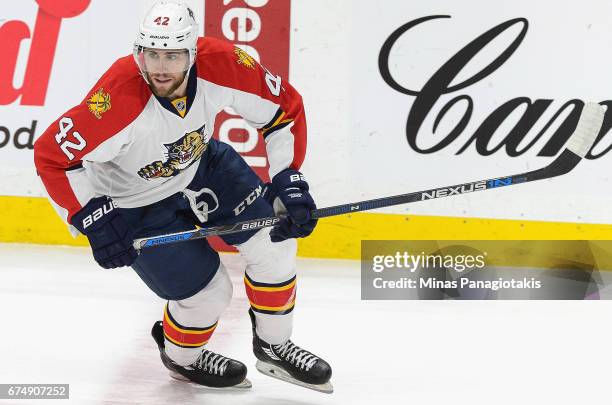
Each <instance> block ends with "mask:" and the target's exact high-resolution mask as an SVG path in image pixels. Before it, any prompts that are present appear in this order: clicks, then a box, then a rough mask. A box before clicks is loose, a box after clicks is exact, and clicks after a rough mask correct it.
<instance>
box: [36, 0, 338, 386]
mask: <svg viewBox="0 0 612 405" xmlns="http://www.w3.org/2000/svg"><path fill="white" fill-rule="evenodd" d="M197 36H198V26H197V23H196V21H195V19H194V15H193V12H192V11H191V9H190V8H189V7H188V6H187V5H186V4H184V3H181V2H178V1H158V2H156V3H155V4H154V5H153V7H152V8H151V9H150V11H149V12H148V14H147V15H146V17H145V19H144V21H143V23H142V24H141V25H140V30H139V32H138V36H137V38H136V42H135V45H134V52H133V56H132V55H131V56H126V57H123V58H120V59H118V60H117V61H116V62H115V63H114V64H113V65H112V66H111V67H110V69H109V70H108V71H107V72H106V73H105V74H104V75H103V76H102V78H101V79H100V80H99V81H98V82H97V83H96V85H95V86H94V87H93V88H92V89H91V91H90V92H89V93H88V94H87V96H86V97H85V99H84V100H83V101H82V102H81V103H80V104H79V105H77V106H75V107H74V108H72V109H70V110H69V111H68V112H66V113H65V114H63V115H62V116H61V117H60V118H59V119H58V120H57V121H55V122H54V123H53V124H52V125H51V126H50V127H49V128H48V129H47V130H46V131H45V133H44V134H43V135H42V136H41V137H40V139H38V141H37V142H36V144H35V148H34V158H35V163H36V168H37V170H38V173H39V175H40V178H41V180H42V182H43V184H44V186H45V188H46V190H47V192H48V195H49V197H50V201H51V203H52V204H53V205H54V207H55V208H56V209H57V210H58V212H59V213H60V214H61V216H62V217H63V218H64V219H65V220H66V221H67V222H68V223H69V224H70V226H71V230H72V231H73V232H75V233H76V231H78V232H80V233H82V234H84V235H85V236H87V238H88V239H89V243H90V245H91V249H92V251H93V256H94V258H95V260H96V261H97V262H98V264H99V265H100V266H102V267H104V268H107V269H108V268H115V267H121V266H132V268H133V269H134V271H136V273H137V274H138V275H139V276H140V278H141V279H142V280H143V281H144V283H145V284H146V285H147V286H148V287H149V288H150V289H151V290H153V291H154V292H155V293H156V294H157V295H158V296H159V297H161V298H163V299H165V300H167V304H166V305H165V308H164V311H163V320H162V321H160V322H156V323H155V324H154V326H153V330H152V335H153V337H154V339H155V341H156V342H157V345H158V347H159V350H160V354H161V358H162V361H163V364H164V365H165V366H166V367H167V368H168V369H169V370H170V372H171V375H172V376H174V377H177V378H181V379H185V380H188V381H192V382H195V383H198V384H202V385H206V386H210V387H232V386H234V387H249V386H250V382H249V381H248V380H247V379H246V373H247V369H246V367H245V365H244V364H243V363H241V362H239V361H237V360H233V359H230V358H228V357H225V356H223V355H221V354H217V353H213V352H211V351H209V350H207V349H206V348H205V347H204V346H205V344H206V343H207V342H208V341H209V339H210V338H211V336H212V335H213V333H214V330H215V328H216V326H217V322H218V320H219V317H220V315H221V313H222V312H223V311H224V310H225V308H226V307H227V306H228V304H229V302H230V299H231V296H232V283H231V281H230V279H229V276H228V273H227V271H226V269H225V268H224V267H223V264H222V263H221V262H220V260H219V255H218V254H217V253H216V252H215V251H214V250H213V249H212V248H211V247H210V246H209V245H208V243H207V242H206V240H205V239H199V240H192V241H187V242H183V243H180V244H170V245H164V246H158V247H156V248H152V249H147V250H144V251H141V252H140V253H139V252H137V251H136V250H134V247H133V239H134V238H140V237H147V236H153V235H156V234H163V233H171V232H180V231H185V230H189V229H193V228H194V226H195V225H206V226H215V225H223V224H228V223H233V222H238V221H245V220H249V219H255V218H259V217H265V216H270V215H274V211H273V208H272V206H271V204H270V203H269V202H268V201H267V200H266V198H264V196H263V194H265V193H269V192H272V193H273V194H274V195H275V196H276V200H275V202H274V206H275V207H276V206H278V207H280V209H281V210H284V211H285V213H286V218H285V219H283V220H282V221H281V222H280V224H279V225H277V226H276V227H275V228H273V229H272V230H271V231H270V230H269V229H268V230H259V231H250V232H242V233H239V234H232V235H226V236H224V237H223V239H224V240H225V242H227V243H229V244H231V245H234V246H236V247H237V249H238V251H239V252H240V254H241V255H242V257H243V258H244V259H245V261H246V263H247V267H246V272H245V277H244V284H245V288H246V292H247V295H248V297H249V301H250V304H251V308H250V309H249V314H250V318H251V320H252V324H253V351H254V353H255V355H256V357H257V359H258V361H257V366H256V367H257V369H258V370H260V371H261V372H263V373H265V374H268V375H271V376H274V377H276V378H280V379H283V380H287V381H290V382H293V383H296V384H299V385H304V386H307V387H309V388H313V389H316V390H320V391H324V392H331V390H332V387H331V384H330V383H329V379H330V377H331V368H330V366H329V364H327V363H326V362H325V361H324V360H322V359H321V358H320V357H318V356H316V355H314V354H312V353H311V352H309V351H307V350H305V349H303V348H301V347H299V346H297V345H295V344H294V343H293V342H292V341H291V340H290V339H289V338H290V336H291V331H292V323H293V312H292V311H293V308H294V305H295V298H296V275H295V255H296V241H295V239H294V238H298V237H305V236H308V235H309V234H310V233H311V232H312V231H313V229H314V227H315V225H316V220H315V219H312V218H311V217H310V210H312V209H314V208H315V203H314V201H313V199H312V197H311V196H310V194H309V192H308V183H307V182H306V180H305V179H304V176H303V175H302V174H301V173H300V172H299V171H298V170H299V168H300V165H301V163H302V161H303V159H304V155H305V150H306V121H305V117H304V110H303V105H302V100H301V97H300V95H299V94H298V93H297V92H296V91H295V89H294V88H293V87H292V86H291V85H290V84H289V83H287V82H285V81H283V80H282V79H281V78H280V77H279V76H276V75H275V74H273V73H271V72H269V71H268V70H266V69H265V68H264V67H263V66H261V65H260V64H259V63H257V62H256V61H255V60H254V59H253V58H252V57H250V56H249V55H248V54H246V53H245V52H243V51H242V50H240V49H239V48H235V47H234V46H233V45H231V44H229V43H226V42H223V41H221V40H217V39H213V38H208V37H206V38H198V37H197ZM226 107H231V108H232V109H233V110H234V111H235V112H236V113H238V114H240V115H241V116H242V117H244V119H245V120H246V121H247V122H248V123H249V124H250V125H252V126H254V127H256V128H258V129H259V132H260V133H261V134H262V136H263V138H264V139H265V142H266V150H267V155H268V160H269V162H270V178H271V179H272V184H271V188H270V190H268V189H267V188H265V186H264V185H263V184H262V182H261V180H260V179H259V178H258V177H257V176H256V174H255V173H254V172H253V171H252V169H251V168H250V167H249V166H248V165H247V164H246V163H245V161H244V160H243V159H242V158H241V157H240V155H238V153H236V152H235V151H234V150H233V149H232V148H231V147H230V146H228V145H227V144H225V143H223V142H219V141H217V140H214V139H212V138H211V135H212V132H213V129H214V127H215V116H216V115H217V113H219V112H220V111H221V110H223V109H224V108H226ZM75 229H76V231H75Z"/></svg>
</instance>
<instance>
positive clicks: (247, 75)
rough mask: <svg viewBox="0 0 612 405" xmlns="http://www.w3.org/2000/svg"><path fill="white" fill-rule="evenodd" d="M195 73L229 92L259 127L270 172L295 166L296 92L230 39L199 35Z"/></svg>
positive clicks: (301, 119) (298, 135)
mask: <svg viewBox="0 0 612 405" xmlns="http://www.w3.org/2000/svg"><path fill="white" fill-rule="evenodd" d="M197 70H198V77H200V78H202V79H204V80H206V81H208V82H211V83H214V84H216V85H218V86H222V87H223V88H224V89H227V91H228V92H230V93H231V96H229V97H228V100H229V101H228V102H229V104H230V106H231V107H232V108H233V109H234V110H235V111H236V112H237V113H238V114H239V115H241V116H242V117H243V118H244V119H245V120H246V121H247V122H248V123H249V124H251V125H252V126H254V127H255V128H257V129H258V130H259V132H260V133H261V134H262V136H263V137H264V139H265V141H266V150H267V154H268V160H269V162H270V177H271V178H272V177H274V175H275V174H277V173H278V172H280V171H281V170H283V169H285V168H288V167H291V168H293V169H296V170H298V169H299V168H300V166H301V165H302V162H303V161H304V156H305V154H306V116H305V114H304V105H303V102H302V97H301V96H300V94H299V93H298V92H297V91H296V90H295V89H294V88H293V86H291V85H290V84H289V83H288V82H287V81H285V80H283V79H282V78H281V77H280V76H278V75H275V74H274V73H272V72H270V71H268V70H267V69H266V68H265V67H264V66H262V65H261V64H259V63H258V62H257V61H255V60H254V59H253V58H252V57H251V56H250V55H248V54H247V53H246V52H244V51H243V50H242V49H240V48H237V47H235V46H234V45H233V44H231V43H229V42H226V41H222V40H218V39H214V38H209V37H206V38H200V39H199V41H198V56H197Z"/></svg>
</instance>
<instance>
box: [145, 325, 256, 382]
mask: <svg viewBox="0 0 612 405" xmlns="http://www.w3.org/2000/svg"><path fill="white" fill-rule="evenodd" d="M151 335H152V336H153V339H155V342H156V343H157V347H158V348H159V355H160V356H161V360H162V363H164V366H166V368H167V369H168V370H169V371H170V377H172V378H176V379H177V380H183V381H191V382H194V383H197V384H200V385H205V386H207V387H211V388H229V387H231V388H251V382H250V381H249V380H248V379H247V378H246V374H247V368H246V366H245V365H244V364H242V363H241V362H239V361H237V360H233V359H230V358H228V357H225V356H222V355H220V354H217V353H213V352H211V351H210V350H206V349H204V350H202V353H200V356H199V357H198V359H197V360H196V361H195V362H193V364H191V365H189V366H180V365H178V364H176V363H175V362H174V361H172V359H171V358H170V357H168V355H167V354H166V350H165V342H164V328H163V324H162V322H161V321H158V322H155V324H153V329H152V330H151Z"/></svg>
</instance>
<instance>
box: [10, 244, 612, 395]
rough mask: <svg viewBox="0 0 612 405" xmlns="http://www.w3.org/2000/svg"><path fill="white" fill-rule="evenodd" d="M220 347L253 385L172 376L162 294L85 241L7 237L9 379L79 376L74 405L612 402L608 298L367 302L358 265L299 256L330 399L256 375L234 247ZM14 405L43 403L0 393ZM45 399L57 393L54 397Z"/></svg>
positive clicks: (228, 259)
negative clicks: (212, 385)
mask: <svg viewBox="0 0 612 405" xmlns="http://www.w3.org/2000/svg"><path fill="white" fill-rule="evenodd" d="M223 261H224V262H225V263H226V264H227V266H228V268H229V269H230V273H231V275H232V280H233V282H234V284H235V288H234V299H233V303H232V305H231V307H230V308H229V309H228V311H227V312H226V313H225V314H224V316H223V317H222V319H221V321H220V322H219V327H218V328H217V330H216V332H215V334H214V336H213V339H212V341H211V343H210V348H211V349H213V350H216V351H219V352H221V353H223V354H226V355H228V356H231V357H234V358H236V359H239V360H242V361H243V362H245V363H246V364H247V366H248V367H249V374H248V377H249V378H250V379H251V381H252V382H253V388H252V389H250V390H245V391H239V392H220V391H214V390H210V389H206V388H203V387H198V386H194V385H191V384H186V383H183V382H179V381H175V380H172V379H170V377H169V376H168V375H167V372H166V370H165V369H164V367H163V366H162V364H161V362H160V360H159V355H158V351H157V348H156V345H155V343H154V342H153V339H152V338H151V337H150V335H149V332H150V328H151V326H152V324H153V322H154V321H155V320H158V319H160V317H161V311H162V305H163V301H162V300H161V299H159V298H157V297H156V296H155V295H154V294H153V293H152V292H150V291H149V290H148V289H147V287H146V286H145V285H144V284H143V283H142V282H141V281H140V279H139V278H138V277H137V276H136V275H135V273H133V272H132V271H131V270H129V269H122V270H102V269H101V268H98V267H97V266H96V264H95V263H94V262H93V260H92V259H91V258H90V253H89V250H88V249H82V248H67V247H43V246H32V245H12V244H5V245H0V314H1V323H0V325H1V327H0V383H69V384H70V400H55V401H52V402H53V403H56V402H57V403H71V404H215V405H224V404H245V405H249V404H262V405H263V404H266V405H311V404H347V405H348V404H367V405H373V404H418V405H425V404H453V405H460V404H470V405H474V404H487V405H489V404H565V403H567V404H586V403H591V402H593V403H609V402H610V400H611V399H610V395H609V393H610V380H611V379H612V376H611V375H610V370H611V367H610V364H611V360H612V351H611V350H608V347H609V346H610V342H611V340H612V337H611V336H610V331H611V330H612V328H611V327H610V323H611V320H612V302H610V301H601V302H596V301H575V302H566V301H542V302H535V301H505V302H504V301H486V302H485V301H480V302H465V301H463V302H459V301H436V302H432V301H361V300H360V285H359V280H360V277H359V263H358V262H356V261H335V260H299V263H298V277H299V288H298V304H297V306H296V310H295V328H294V335H293V340H294V341H295V342H296V343H297V344H299V345H302V346H304V347H306V348H308V349H311V350H312V351H313V352H315V353H317V354H320V355H321V356H322V357H323V358H325V359H327V360H328V361H329V362H330V363H331V365H332V366H333V369H334V373H333V377H332V382H333V384H334V387H335V392H334V393H333V394H331V395H326V394H322V393H318V392H314V391H310V390H307V389H304V388H301V387H297V386H293V385H290V384H287V383H284V382H281V381H278V380H275V379H271V378H269V377H266V376H264V375H261V374H259V373H258V372H257V371H256V370H255V367H254V363H255V358H254V356H253V354H252V352H251V331H250V325H249V320H248V316H247V313H246V309H247V306H248V302H247V299H246V296H245V293H244V288H243V285H242V271H243V265H242V263H241V261H240V258H239V257H238V256H237V255H224V256H223ZM0 403H6V404H26V403H36V404H40V403H42V402H41V401H40V400H36V401H30V402H28V401H26V400H10V401H4V402H2V400H0ZM44 403H47V402H44Z"/></svg>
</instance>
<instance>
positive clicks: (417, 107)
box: [0, 0, 612, 259]
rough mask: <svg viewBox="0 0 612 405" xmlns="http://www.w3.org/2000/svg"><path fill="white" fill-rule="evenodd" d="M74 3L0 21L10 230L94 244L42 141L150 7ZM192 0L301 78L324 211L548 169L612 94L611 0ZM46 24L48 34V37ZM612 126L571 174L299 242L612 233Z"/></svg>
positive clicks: (2, 201) (331, 224) (1, 138)
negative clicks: (591, 106)
mask: <svg viewBox="0 0 612 405" xmlns="http://www.w3.org/2000/svg"><path fill="white" fill-rule="evenodd" d="M73 3H74V4H73V6H74V7H72V8H70V9H68V8H62V7H60V6H58V9H57V10H55V9H53V10H51V9H50V10H41V9H39V6H38V3H37V2H35V1H34V0H27V1H23V2H19V3H16V4H13V5H12V6H11V8H10V9H8V10H7V11H6V13H5V14H6V15H4V16H3V19H0V43H2V44H3V45H4V49H6V50H7V51H6V53H7V54H6V59H7V61H8V62H7V63H8V65H7V66H8V68H7V69H5V70H3V71H1V72H0V162H1V163H0V170H1V171H2V172H3V174H4V176H3V180H2V181H1V182H0V219H1V223H2V225H1V226H0V241H14V242H31V243H54V244H68V245H70V244H80V245H83V244H85V243H86V241H85V240H84V239H82V238H80V239H76V240H74V239H72V237H71V236H70V235H69V234H68V232H67V231H66V230H65V225H64V224H62V223H61V221H60V220H59V218H57V216H56V215H55V213H54V212H53V210H52V209H51V207H50V205H49V204H48V203H47V202H46V201H44V199H43V198H41V197H42V196H43V193H42V191H41V189H40V184H39V182H38V180H37V177H36V174H35V170H34V167H33V163H32V157H33V154H32V143H33V142H34V140H35V139H36V138H37V137H38V136H39V135H40V134H41V133H42V131H44V130H45V129H46V127H47V125H48V124H49V123H50V122H52V121H53V120H54V119H55V118H57V117H58V116H59V114H61V113H62V112H63V111H65V110H67V109H68V108H69V107H71V106H72V105H73V104H74V103H76V102H78V101H79V100H82V98H83V96H84V94H85V93H86V91H87V90H88V89H89V88H90V87H91V86H92V85H93V83H94V82H95V81H96V79H97V78H98V77H99V75H100V74H101V73H103V72H104V71H105V70H106V68H107V67H108V66H109V65H110V63H112V61H113V60H114V59H115V58H116V57H117V56H119V55H123V54H128V53H129V52H130V50H131V42H132V38H133V36H134V32H135V28H136V21H138V19H139V18H140V16H141V15H142V14H143V12H144V10H145V9H146V7H147V6H148V4H150V3H151V1H149V0H141V1H134V2H130V4H129V5H126V6H125V7H124V8H123V12H122V13H120V15H117V14H116V13H115V12H114V8H113V7H112V6H111V5H110V4H109V3H106V2H91V3H90V2H88V1H86V0H83V1H73ZM45 4H46V3H45ZM190 4H191V5H192V7H193V8H194V11H195V13H196V14H197V16H198V18H199V19H201V20H203V21H204V22H205V24H204V26H205V27H203V32H204V31H206V32H207V33H208V34H209V35H215V36H219V37H222V38H225V39H227V40H229V41H232V42H234V43H235V44H236V45H240V46H242V47H243V48H245V49H247V50H248V51H249V52H251V53H252V54H254V56H256V57H258V58H259V59H260V61H261V62H262V63H263V64H264V65H265V66H266V67H268V68H269V69H271V70H273V71H275V72H276V73H279V74H281V75H287V74H288V76H289V79H290V81H291V83H292V84H293V85H294V86H295V87H296V88H297V89H298V90H299V91H300V92H301V94H302V95H303V97H304V103H305V108H306V113H307V121H308V130H309V139H308V154H307V157H306V160H305V162H304V165H303V167H302V171H303V172H304V173H305V175H306V178H307V180H308V181H309V184H310V185H311V191H312V194H313V196H314V198H315V200H316V201H317V204H318V205H319V206H320V207H326V206H331V205H336V204H343V203H347V202H352V201H360V200H364V199H370V198H378V197H384V196H389V195H396V194H402V193H406V192H410V191H415V190H420V189H428V188H431V187H438V186H440V187H443V186H446V185H449V184H458V183H463V182H466V181H473V180H478V179H483V178H491V177H498V176H506V175H512V174H514V173H519V172H524V171H525V170H529V169H535V168H538V167H542V166H545V165H546V164H548V163H549V162H550V161H551V160H552V159H553V158H554V157H555V156H556V155H557V153H558V151H559V149H560V148H561V147H562V146H563V144H564V141H565V140H566V138H567V136H568V135H569V134H570V133H571V131H572V130H573V127H574V126H575V123H576V120H577V115H578V113H579V112H580V109H581V107H582V103H583V102H585V101H588V100H593V101H596V102H600V103H601V104H603V105H608V104H610V103H612V102H610V101H609V100H608V97H609V89H610V88H612V76H610V75H609V73H608V71H607V70H608V66H609V62H610V60H609V59H610V56H609V53H608V52H601V49H609V44H608V43H607V41H608V39H609V38H612V26H610V24H609V22H608V21H607V19H606V17H605V16H608V15H610V14H611V13H612V5H611V4H609V3H608V2H605V1H603V0H592V1H591V2H590V3H589V7H588V8H584V7H581V6H580V5H578V4H575V5H571V4H568V5H567V6H566V7H564V8H563V9H556V11H555V15H554V16H553V17H551V15H550V7H551V5H554V4H556V3H555V2H553V1H542V2H538V3H537V4H533V2H529V1H527V0H519V1H515V2H512V4H511V5H510V4H508V5H502V6H500V5H494V6H493V5H491V4H490V2H486V1H484V0H469V1H464V2H461V4H458V3H456V2H452V1H450V0H434V1H430V2H420V3H418V2H404V1H399V0H398V1H389V2H386V3H385V7H384V8H380V7H374V6H373V5H372V3H370V2H366V1H359V2H351V1H349V0H341V1H337V2H333V3H329V2H326V1H323V0H307V1H306V0H293V1H291V2H289V1H287V2H269V1H265V0H258V1H255V0H251V1H246V2H245V1H243V0H234V1H232V2H221V1H212V0H209V1H208V2H207V3H206V4H205V3H204V2H203V1H199V0H191V1H190ZM45 7H51V8H53V7H52V6H49V5H47V6H45ZM323 9H324V10H325V13H321V12H320V11H321V10H323ZM43 17H44V18H43ZM109 21H113V24H112V29H110V28H109V27H108V25H109ZM372 21H376V23H375V24H374V23H372ZM45 24H46V25H45ZM43 25H44V28H45V29H46V30H47V31H43V30H39V31H40V32H47V35H46V36H45V37H44V38H46V39H44V40H43V39H41V38H43V37H42V36H40V35H39V36H37V35H36V30H37V29H38V28H41V27H43ZM94 27H96V28H95V29H94ZM48 30H50V31H48ZM100 32H104V35H99V33H100ZM53 33H55V34H56V35H55V34H53ZM26 34H27V35H26ZM54 35H55V36H54ZM41 41H43V42H44V41H51V42H53V41H54V42H53V43H48V44H46V45H45V43H43V42H41ZM120 44H125V46H124V48H123V51H121V52H118V49H120V48H121V46H120ZM52 48H53V49H55V53H51V54H50V53H49V51H48V50H49V49H52ZM44 49H47V51H45V52H43V51H41V50H44ZM41 52H42V53H41ZM13 62H14V67H15V69H14V71H12V70H11V69H12V67H13ZM47 62H48V63H47ZM11 74H12V77H11ZM45 78H47V79H48V80H45ZM113 108H121V106H118V105H117V106H113ZM611 111H612V110H611ZM221 121H223V122H227V123H228V124H227V125H225V126H223V130H219V129H220V128H219V126H220V123H218V124H219V125H217V129H218V131H217V134H216V136H217V137H218V138H219V139H222V140H224V141H226V142H228V143H230V144H231V145H232V146H233V147H234V148H235V149H236V150H238V151H239V152H240V153H241V154H242V155H243V156H244V157H245V158H246V159H247V162H248V163H249V164H250V165H251V166H252V167H253V168H254V169H255V170H256V171H257V172H258V173H259V174H260V175H261V176H262V177H265V176H266V167H267V160H266V156H265V150H264V143H263V140H262V139H260V138H259V137H258V136H257V133H256V131H254V130H253V129H252V128H249V127H247V126H246V125H245V124H244V123H243V122H242V121H241V120H240V119H239V118H237V117H235V116H233V115H232V114H231V111H228V112H227V113H225V115H224V116H223V117H222V119H221ZM610 123H612V112H611V113H608V114H607V118H606V121H605V123H604V128H603V129H602V132H601V136H600V138H599V140H598V142H597V145H596V146H595V147H594V148H593V150H592V151H591V154H590V156H589V157H588V159H586V160H585V161H584V162H582V163H581V164H580V165H579V166H578V167H577V168H576V169H575V170H574V171H572V172H571V173H570V174H568V175H565V176H563V177H560V178H558V179H554V180H550V181H544V182H537V183H534V184H528V185H522V186H517V187H515V188H513V189H512V190H493V191H490V192H487V193H478V194H479V195H464V196H458V197H455V196H454V197H451V198H444V199H440V200H437V201H427V202H422V203H416V204H410V205H404V206H397V207H391V208H387V209H385V210H382V211H380V212H377V213H361V214H355V215H347V216H342V217H334V218H327V219H324V220H321V221H320V223H319V226H318V228H317V230H316V232H315V234H314V235H313V236H311V237H310V238H308V239H306V240H301V241H300V250H299V253H300V255H301V256H304V257H326V258H353V259H356V258H358V257H359V242H360V240H362V239H415V238H420V239H469V238H472V239H506V240H530V239H566V240H574V239H586V240H589V239H590V240H595V239H612V237H611V236H612V227H611V226H609V225H605V224H610V223H612V210H610V209H609V207H610V206H611V204H612V196H611V195H610V193H609V189H610V179H609V173H610V172H612V170H610V169H612V167H610V166H611V163H610V159H609V157H608V152H609V149H611V148H610V140H609V137H610V136H609V134H608V131H609V129H610Z"/></svg>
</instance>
